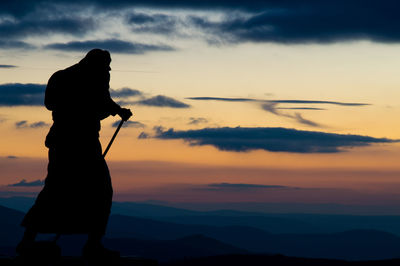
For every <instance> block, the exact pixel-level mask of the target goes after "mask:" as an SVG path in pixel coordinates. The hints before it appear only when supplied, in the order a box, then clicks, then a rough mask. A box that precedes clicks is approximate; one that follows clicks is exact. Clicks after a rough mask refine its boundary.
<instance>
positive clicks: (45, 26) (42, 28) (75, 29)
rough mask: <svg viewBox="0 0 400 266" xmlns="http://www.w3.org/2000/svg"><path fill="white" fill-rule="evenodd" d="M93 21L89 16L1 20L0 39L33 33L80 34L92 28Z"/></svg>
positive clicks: (93, 25) (31, 34)
mask: <svg viewBox="0 0 400 266" xmlns="http://www.w3.org/2000/svg"><path fill="white" fill-rule="evenodd" d="M94 27H95V23H94V21H93V20H92V19H90V18H79V17H56V18H54V16H53V17H50V16H49V17H46V16H45V17H43V14H42V16H32V17H30V18H28V19H27V18H22V19H14V20H3V21H1V22H0V36H1V37H0V39H10V38H13V39H15V38H19V37H26V36H33V35H48V34H54V33H62V34H71V35H82V34H84V33H86V32H88V31H89V30H92V29H94Z"/></svg>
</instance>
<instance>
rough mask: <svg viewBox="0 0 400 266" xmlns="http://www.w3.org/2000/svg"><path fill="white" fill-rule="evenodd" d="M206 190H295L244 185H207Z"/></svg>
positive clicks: (283, 187)
mask: <svg viewBox="0 0 400 266" xmlns="http://www.w3.org/2000/svg"><path fill="white" fill-rule="evenodd" d="M205 189H206V190H255V189H268V190H276V189H296V188H294V187H288V186H279V185H259V184H244V183H212V184H208V185H207V187H206V188H205Z"/></svg>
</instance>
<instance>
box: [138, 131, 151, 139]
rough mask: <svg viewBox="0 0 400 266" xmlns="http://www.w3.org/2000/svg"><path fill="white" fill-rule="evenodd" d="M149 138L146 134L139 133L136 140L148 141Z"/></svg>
mask: <svg viewBox="0 0 400 266" xmlns="http://www.w3.org/2000/svg"><path fill="white" fill-rule="evenodd" d="M148 138H150V135H149V134H148V133H146V132H141V133H140V134H139V136H138V139H148Z"/></svg>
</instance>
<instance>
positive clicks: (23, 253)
mask: <svg viewBox="0 0 400 266" xmlns="http://www.w3.org/2000/svg"><path fill="white" fill-rule="evenodd" d="M15 251H16V252H17V254H18V255H19V256H20V257H25V258H31V259H40V260H54V259H57V258H60V257H61V248H60V247H59V246H58V245H57V244H56V243H55V242H52V241H37V242H35V241H24V240H23V241H21V242H20V243H19V244H18V245H17V247H16V249H15Z"/></svg>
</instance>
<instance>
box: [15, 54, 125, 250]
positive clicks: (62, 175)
mask: <svg viewBox="0 0 400 266" xmlns="http://www.w3.org/2000/svg"><path fill="white" fill-rule="evenodd" d="M110 62H111V57H110V53H109V52H108V51H105V50H100V49H93V50H91V51H90V52H89V53H88V54H87V55H86V56H85V57H84V58H83V59H82V60H81V61H80V62H79V63H78V64H75V65H73V66H71V67H68V68H66V69H64V70H60V71H57V72H56V73H54V74H53V75H52V76H51V78H50V79H49V81H48V84H47V87H46V93H45V106H46V108H47V109H48V110H50V111H52V117H53V125H52V127H51V128H50V131H49V133H48V135H47V137H46V141H45V145H46V147H48V148H49V164H48V174H47V177H46V179H45V185H44V187H43V189H42V191H41V192H40V193H39V195H38V197H37V199H36V201H35V204H34V205H33V206H32V208H31V209H30V210H29V212H28V213H27V214H26V216H25V217H24V219H23V221H22V224H21V225H22V226H24V227H25V228H26V230H25V234H24V237H23V239H22V241H21V242H20V243H19V245H18V246H17V252H18V253H23V252H24V250H26V249H28V248H29V247H30V246H32V245H33V244H34V240H35V237H36V235H37V233H57V234H88V240H87V242H86V244H85V246H84V248H83V256H87V257H90V256H97V257H98V256H116V255H118V256H119V253H118V252H116V251H111V250H108V249H106V248H104V247H103V245H102V243H101V240H102V237H103V235H104V234H105V229H106V226H107V221H108V217H109V214H110V210H111V202H112V194H113V190H112V185H111V177H110V173H109V171H108V167H107V164H106V162H105V160H104V158H103V156H102V149H101V145H100V141H99V131H100V121H101V120H102V119H104V118H106V117H108V116H109V115H113V116H115V115H116V114H118V115H119V116H120V117H121V118H122V119H123V120H128V119H129V117H130V116H131V115H132V113H131V111H130V110H129V109H126V108H121V107H120V106H119V105H118V104H116V103H115V102H114V101H113V100H112V99H111V97H110V92H109V81H110V73H109V71H110V70H111V68H110Z"/></svg>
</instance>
